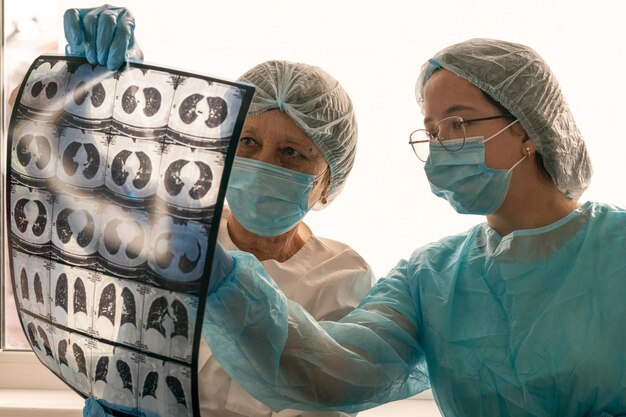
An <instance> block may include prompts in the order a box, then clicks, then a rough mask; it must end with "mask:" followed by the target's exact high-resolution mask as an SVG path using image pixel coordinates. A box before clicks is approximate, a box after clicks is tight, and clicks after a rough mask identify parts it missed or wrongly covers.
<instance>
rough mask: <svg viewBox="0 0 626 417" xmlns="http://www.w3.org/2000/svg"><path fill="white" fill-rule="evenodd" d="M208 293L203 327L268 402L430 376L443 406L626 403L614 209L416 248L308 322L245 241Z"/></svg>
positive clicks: (341, 405)
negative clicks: (357, 298) (343, 305)
mask: <svg viewBox="0 0 626 417" xmlns="http://www.w3.org/2000/svg"><path fill="white" fill-rule="evenodd" d="M207 301H208V302H207V312H206V315H205V321H204V327H203V337H205V339H206V340H207V342H208V343H209V345H210V346H211V348H212V350H213V352H214V354H215V355H216V357H217V359H218V360H219V361H220V363H222V365H223V366H224V368H225V369H226V370H227V372H228V373H229V374H231V376H233V378H234V379H235V380H237V382H239V383H240V385H242V386H243V387H244V388H246V389H247V390H248V391H249V392H251V393H252V394H253V395H254V396H255V397H257V398H258V399H260V400H261V401H263V402H265V403H266V404H268V405H269V406H270V407H272V408H274V409H276V410H279V409H283V408H299V409H306V410H310V409H318V410H333V409H340V410H342V411H347V412H354V411H358V410H362V409H365V408H370V407H373V406H376V405H379V404H382V403H385V402H389V401H393V400H398V399H401V398H405V397H407V396H410V395H413V394H415V393H417V392H419V391H422V390H425V389H428V388H430V387H432V389H433V394H434V396H435V400H436V401H437V404H438V406H439V408H440V410H441V412H442V414H443V415H444V416H448V417H452V416H454V417H465V416H500V417H504V416H537V417H539V416H541V417H548V416H551V417H554V416H564V417H574V416H619V415H626V209H622V208H619V207H615V206H610V205H606V204H599V203H585V204H583V205H582V206H581V207H580V208H579V209H577V210H576V211H574V212H572V213H571V214H570V215H568V216H567V217H565V218H563V219H561V220H560V221H558V222H556V223H554V224H551V225H549V226H546V227H543V228H539V229H533V230H522V231H517V232H513V233H512V234H510V235H507V236H505V237H504V238H501V237H500V236H499V235H498V234H497V233H496V232H495V231H494V230H493V229H491V228H489V227H488V226H487V225H486V224H480V225H477V226H475V227H473V228H472V229H470V230H469V231H467V232H465V233H462V234H459V235H456V236H451V237H447V238H445V239H442V240H440V241H438V242H435V243H432V244H429V245H427V246H425V247H422V248H419V249H417V250H416V251H415V252H414V253H413V255H412V256H411V257H410V258H409V259H408V260H402V261H400V262H399V263H398V265H397V266H396V267H395V268H394V269H393V270H392V271H391V272H390V273H389V274H388V275H387V277H386V278H384V279H381V280H380V281H378V283H377V285H376V286H375V287H374V288H373V289H372V290H371V291H370V293H369V294H368V295H367V296H366V297H365V298H364V299H363V301H362V302H361V304H360V306H359V307H358V308H357V309H356V310H354V311H353V312H352V313H351V314H349V315H348V316H347V317H345V318H344V319H343V320H341V321H340V322H339V323H331V322H319V323H318V322H316V321H314V320H313V319H312V318H311V317H310V316H308V315H307V314H306V312H305V311H304V310H303V309H302V308H300V307H299V306H298V305H297V304H295V303H292V302H290V301H288V300H287V299H285V297H284V296H283V295H282V294H281V293H280V292H279V291H278V290H277V289H276V286H275V285H274V284H273V282H272V281H271V279H270V278H268V276H267V275H266V274H265V273H264V271H263V270H262V269H261V267H260V264H258V262H256V260H255V259H254V258H252V257H251V256H249V255H245V254H243V253H239V254H237V255H236V266H235V270H234V271H233V273H231V274H230V275H229V276H228V277H227V278H226V279H225V280H224V281H223V282H222V283H220V284H219V286H218V287H217V289H216V290H215V291H214V292H213V293H212V294H210V295H209V296H208V300H207Z"/></svg>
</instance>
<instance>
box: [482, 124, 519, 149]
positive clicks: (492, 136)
mask: <svg viewBox="0 0 626 417" xmlns="http://www.w3.org/2000/svg"><path fill="white" fill-rule="evenodd" d="M515 123H517V120H513V121H512V122H511V123H509V124H508V125H506V126H504V127H503V128H502V129H500V130H498V131H497V132H496V133H494V134H493V135H491V136H489V137H488V138H487V139H485V140H483V143H486V142H488V141H490V140H491V139H493V138H495V137H496V136H498V135H499V134H500V133H502V132H504V131H505V130H507V129H508V128H509V127H511V126H513V125H514V124H515Z"/></svg>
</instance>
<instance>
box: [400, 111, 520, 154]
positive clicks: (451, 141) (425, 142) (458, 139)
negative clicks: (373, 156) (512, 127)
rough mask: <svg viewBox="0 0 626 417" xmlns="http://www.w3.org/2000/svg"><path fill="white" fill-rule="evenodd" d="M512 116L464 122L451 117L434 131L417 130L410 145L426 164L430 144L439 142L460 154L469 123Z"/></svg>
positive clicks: (448, 149) (442, 120) (504, 115)
mask: <svg viewBox="0 0 626 417" xmlns="http://www.w3.org/2000/svg"><path fill="white" fill-rule="evenodd" d="M510 117H511V115H508V114H499V115H497V116H490V117H481V118H479V119H469V120H463V118H462V117H459V116H450V117H446V118H445V119H441V120H440V121H439V123H437V124H436V125H435V128H434V129H433V130H426V129H417V130H415V131H413V133H411V135H410V136H409V145H411V147H412V148H413V152H415V155H416V156H417V157H418V158H419V160H420V161H422V162H426V160H427V159H428V154H429V153H430V143H431V142H434V141H438V142H439V143H440V144H441V146H443V148H444V149H446V150H447V151H449V152H458V151H460V150H461V149H463V145H465V126H466V125H467V124H469V123H474V122H484V121H487V120H496V119H505V118H510Z"/></svg>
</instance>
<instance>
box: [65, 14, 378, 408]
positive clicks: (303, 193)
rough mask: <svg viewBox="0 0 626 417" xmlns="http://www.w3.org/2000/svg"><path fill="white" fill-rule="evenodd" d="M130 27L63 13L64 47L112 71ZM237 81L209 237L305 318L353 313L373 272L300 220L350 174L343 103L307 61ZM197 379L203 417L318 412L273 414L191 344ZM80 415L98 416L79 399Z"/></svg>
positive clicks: (347, 114)
mask: <svg viewBox="0 0 626 417" xmlns="http://www.w3.org/2000/svg"><path fill="white" fill-rule="evenodd" d="M113 15H114V16H116V18H115V19H111V16H113ZM115 25H117V27H115ZM96 28H97V29H96ZM120 28H121V29H120ZM122 29H123V30H122ZM133 29H134V19H133V18H132V14H131V13H130V12H129V11H128V10H127V9H124V8H116V7H111V6H102V7H99V8H95V9H80V10H78V9H70V10H68V11H67V12H66V13H65V33H66V37H67V40H68V47H67V48H66V51H68V53H72V54H78V55H85V56H86V57H87V58H88V59H89V60H90V61H91V62H93V63H99V64H101V65H107V66H109V68H111V69H116V68H118V67H119V66H120V65H121V64H122V63H123V62H124V60H125V59H127V58H128V57H136V58H141V57H142V56H143V54H142V53H141V52H137V51H138V46H137V44H136V43H135V41H134V38H133V36H132V32H133ZM96 32H97V35H96ZM107 33H109V34H113V33H115V34H116V35H115V36H108V35H106V34H107ZM119 33H124V34H126V35H128V36H129V37H128V38H127V37H119V36H118V35H117V34H119ZM120 39H121V40H120ZM90 40H91V41H90ZM116 42H117V43H119V45H116ZM124 48H127V49H124ZM240 80H241V81H245V82H249V83H252V84H254V85H255V86H256V92H255V95H254V98H253V101H252V103H251V106H250V109H249V113H248V118H247V119H246V121H245V124H244V126H243V130H242V133H241V138H240V140H239V145H238V147H237V156H236V158H235V162H234V165H233V171H232V173H231V178H230V181H229V185H228V193H227V196H226V199H227V202H228V206H229V207H228V208H226V209H225V210H224V211H223V216H222V220H221V223H220V230H219V234H218V240H219V242H220V244H221V245H222V246H223V247H224V248H226V249H227V250H241V251H246V252H248V253H250V254H252V255H253V256H254V257H255V259H258V260H259V261H261V263H262V265H263V267H264V268H265V270H266V271H268V273H269V274H270V275H271V277H272V279H273V280H274V281H275V282H276V283H277V285H278V287H279V288H280V289H281V290H282V291H283V292H284V293H285V294H286V296H287V297H289V298H291V299H292V300H294V301H295V302H297V303H298V304H300V305H302V306H303V307H304V308H305V309H306V311H307V312H308V313H309V314H310V315H311V316H312V317H314V318H315V319H317V320H338V319H340V318H342V317H343V316H345V315H346V314H347V313H348V312H349V311H351V310H352V309H353V308H354V307H356V305H357V304H358V301H359V300H360V299H361V297H362V296H363V295H365V294H366V293H367V291H368V290H369V289H370V288H371V286H372V284H373V281H374V275H373V273H372V271H371V269H370V267H369V266H368V265H367V263H366V262H365V261H364V260H363V259H362V258H361V257H360V256H359V255H358V254H357V253H356V252H355V251H354V250H352V249H351V248H350V247H349V246H347V245H345V244H343V243H341V242H337V241H334V240H331V239H325V238H321V237H317V236H315V235H314V234H313V233H312V232H311V230H310V229H309V227H308V226H307V225H306V224H305V223H304V222H303V221H302V219H303V217H304V216H305V215H306V214H307V212H308V211H309V209H310V208H313V207H315V208H317V209H322V208H324V207H326V206H327V205H328V204H330V202H331V201H332V200H333V199H334V198H335V197H336V196H337V195H338V194H339V193H340V192H341V190H342V188H343V186H344V184H345V181H346V179H347V176H348V174H349V172H350V170H351V169H352V165H353V163H354V157H355V152H356V140H357V125H356V119H355V116H354V111H353V107H352V102H351V101H350V98H349V97H348V95H347V93H346V92H345V90H344V89H343V88H342V87H341V85H340V84H339V83H338V82H337V81H336V80H335V79H334V78H333V77H332V76H330V75H329V74H328V73H326V72H325V71H323V70H322V69H320V68H318V67H314V66H311V65H307V64H301V63H294V62H286V61H268V62H264V63H262V64H259V65H257V66H255V67H254V68H252V69H250V70H249V71H247V72H246V73H245V74H244V75H243V76H242V77H241V78H240ZM199 382H200V384H199V396H200V408H201V414H202V416H203V417H207V416H216V417H217V416H219V417H237V416H252V417H254V416H259V417H261V416H281V417H288V416H311V417H313V416H316V415H319V414H318V413H307V412H302V411H297V410H285V411H283V412H280V413H273V412H272V411H271V410H270V409H269V408H267V407H266V406H264V405H263V404H262V403H260V402H259V401H257V400H255V399H254V398H253V397H251V396H250V395H249V394H248V393H247V392H246V391H245V390H243V389H242V388H241V387H240V386H239V385H238V384H236V383H235V382H233V381H232V380H231V379H230V377H229V376H228V375H227V374H226V372H225V371H224V370H223V369H222V368H221V367H220V365H219V363H218V362H217V360H216V359H215V357H214V356H213V355H212V353H211V351H210V350H209V349H208V347H207V346H206V344H202V345H201V347H200V354H199ZM83 414H84V415H85V416H100V415H104V411H103V410H102V408H101V407H100V406H99V405H98V403H97V402H95V401H93V400H88V401H87V403H86V406H85V409H84V410H83ZM323 415H324V416H327V417H330V416H345V415H346V414H345V413H342V412H333V413H324V414H323ZM163 417H165V416H163Z"/></svg>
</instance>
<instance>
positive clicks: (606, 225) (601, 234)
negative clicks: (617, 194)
mask: <svg viewBox="0 0 626 417" xmlns="http://www.w3.org/2000/svg"><path fill="white" fill-rule="evenodd" d="M580 210H581V211H582V213H583V215H585V216H586V217H587V233H588V235H589V236H596V237H597V238H598V239H601V240H602V244H603V245H606V244H607V242H615V241H620V242H622V243H624V244H626V233H624V230H626V208H624V207H620V206H616V205H613V204H606V203H596V202H588V203H585V204H583V205H582V206H581V208H580Z"/></svg>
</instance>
